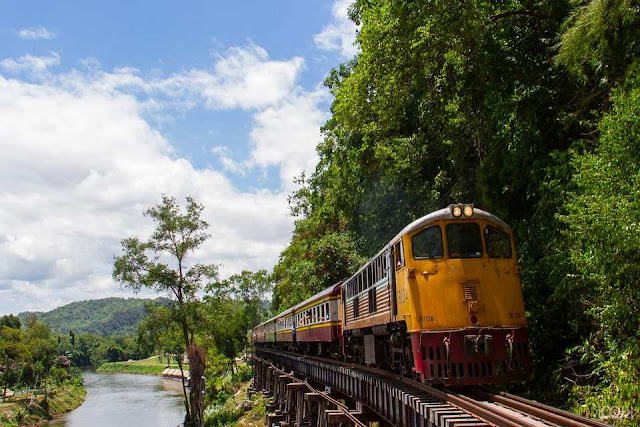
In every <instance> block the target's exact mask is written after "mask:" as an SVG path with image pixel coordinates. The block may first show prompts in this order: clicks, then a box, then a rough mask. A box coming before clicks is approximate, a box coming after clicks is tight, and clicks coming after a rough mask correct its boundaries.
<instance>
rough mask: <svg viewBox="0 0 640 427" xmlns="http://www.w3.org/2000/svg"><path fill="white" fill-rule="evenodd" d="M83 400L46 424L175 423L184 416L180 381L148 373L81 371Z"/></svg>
mask: <svg viewBox="0 0 640 427" xmlns="http://www.w3.org/2000/svg"><path fill="white" fill-rule="evenodd" d="M83 376H84V384H85V388H86V389H87V398H86V400H85V402H84V403H83V404H82V405H81V406H80V407H79V408H78V409H76V410H75V411H73V412H70V413H68V414H66V415H64V416H63V417H61V418H58V419H55V420H53V421H51V422H49V423H48V424H45V425H46V426H47V427H54V426H55V427H62V426H65V427H86V426H90V427H112V426H118V427H120V426H122V427H126V426H132V427H146V426H150V427H151V426H154V427H155V426H158V427H176V426H177V425H182V421H183V419H184V414H185V411H184V402H183V395H182V386H181V384H180V382H178V381H174V380H168V379H164V378H161V377H156V376H151V375H133V374H96V373H93V372H85V373H84V374H83Z"/></svg>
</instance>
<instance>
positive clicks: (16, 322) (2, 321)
mask: <svg viewBox="0 0 640 427" xmlns="http://www.w3.org/2000/svg"><path fill="white" fill-rule="evenodd" d="M1 326H7V327H9V328H13V329H20V328H21V327H22V323H21V322H20V318H19V317H18V316H14V315H13V314H9V315H6V316H2V317H0V327H1Z"/></svg>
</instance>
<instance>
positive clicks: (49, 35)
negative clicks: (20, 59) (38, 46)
mask: <svg viewBox="0 0 640 427" xmlns="http://www.w3.org/2000/svg"><path fill="white" fill-rule="evenodd" d="M16 36H18V38H20V39H23V40H36V39H45V40H50V39H53V38H55V37H56V33H54V32H53V31H49V30H47V29H46V28H45V27H30V28H22V29H20V30H18V31H16Z"/></svg>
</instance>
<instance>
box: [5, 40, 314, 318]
mask: <svg viewBox="0 0 640 427" xmlns="http://www.w3.org/2000/svg"><path fill="white" fill-rule="evenodd" d="M47 58H49V60H48V61H49V62H48V63H47V60H43V61H44V64H45V65H42V66H41V65H37V64H38V62H37V61H35V60H31V59H26V57H22V58H19V59H17V60H13V59H6V60H4V61H2V62H0V65H1V66H2V69H3V70H5V71H7V72H11V73H20V72H24V73H26V74H29V73H33V70H34V69H35V70H40V71H42V72H41V73H40V75H39V76H37V77H33V75H31V76H30V77H29V78H20V77H12V78H8V77H6V76H2V75H0V122H2V123H3V126H0V150H1V151H2V152H3V153H4V154H3V156H1V157H0V194H1V195H2V196H1V197H2V200H3V202H2V204H1V205H0V313H2V312H9V311H16V310H24V309H50V308H52V307H54V306H57V305H60V304H63V303H66V302H69V301H72V300H78V299H87V298H99V297H103V296H106V295H131V294H130V291H128V290H121V289H119V287H118V285H117V284H115V283H114V282H113V281H112V279H111V277H110V273H111V266H112V261H113V259H112V256H113V254H116V253H118V252H119V240H120V239H122V238H124V237H128V236H145V235H148V233H149V231H150V230H151V224H150V223H149V221H148V219H147V218H145V217H143V216H142V214H141V213H142V211H143V210H144V209H145V208H147V207H149V206H151V205H153V204H155V203H158V201H159V199H160V194H159V193H160V192H163V193H165V194H169V195H173V196H176V197H178V198H180V199H182V200H183V198H184V196H186V195H193V196H194V197H195V198H196V200H198V201H200V202H201V203H203V204H204V205H205V207H206V208H205V216H206V219H207V221H208V222H209V223H210V230H209V231H210V232H211V234H212V235H213V238H212V239H211V240H210V241H208V242H207V244H206V245H205V246H204V247H203V248H202V250H201V251H200V252H199V253H198V254H196V259H198V260H202V261H206V262H216V263H222V264H223V268H222V274H223V276H226V275H229V274H232V273H234V272H237V271H240V270H241V269H243V268H249V269H258V268H270V267H271V266H272V265H273V264H274V263H275V261H276V260H277V257H278V254H279V252H280V250H281V249H282V248H283V247H284V246H285V245H286V243H287V241H288V239H289V235H290V232H291V227H292V218H290V217H289V216H288V205H287V194H288V190H289V188H290V187H289V186H288V185H286V183H285V185H283V188H282V189H281V190H267V189H258V190H252V191H240V190H238V189H237V188H235V187H234V185H233V184H232V182H231V181H230V180H229V178H228V177H227V176H226V175H225V174H224V173H223V171H218V170H214V169H198V168H196V167H194V165H193V164H192V163H191V162H190V161H188V160H186V159H185V158H182V157H180V156H178V155H176V150H175V148H174V143H175V142H174V141H170V140H168V139H167V138H166V137H165V136H164V135H163V134H162V133H161V132H160V131H159V129H158V128H156V127H154V126H153V124H152V122H150V121H148V120H147V119H146V113H148V110H149V109H157V110H163V109H166V108H168V107H167V105H168V103H169V104H170V103H180V104H181V105H183V106H185V108H191V107H192V105H196V104H201V105H206V106H207V107H208V108H216V109H218V108H219V109H230V108H237V109H247V110H250V112H251V114H252V115H253V131H252V132H251V142H252V144H253V145H252V147H253V148H252V150H253V151H252V152H251V154H250V155H249V157H248V158H247V159H245V160H244V161H241V162H236V161H234V160H232V159H231V157H230V151H229V149H227V148H220V149H218V150H217V151H216V150H215V149H214V151H213V152H214V154H216V155H219V156H220V158H224V159H227V160H223V165H224V168H225V169H226V170H227V171H234V168H240V167H244V166H247V167H252V166H253V167H266V166H271V165H276V166H279V167H280V168H281V171H282V172H281V176H282V178H283V181H284V180H289V178H290V177H292V176H293V175H295V174H297V173H298V171H300V170H302V169H303V168H312V167H313V166H314V162H315V160H314V150H313V148H314V146H315V143H317V142H318V138H319V133H318V127H319V125H320V124H321V122H322V121H323V120H324V114H323V113H321V112H320V111H319V110H318V107H319V105H320V104H321V102H323V101H322V100H323V96H325V95H323V94H322V93H321V92H320V91H319V90H318V91H313V92H311V93H307V92H305V91H304V90H302V89H301V88H299V87H298V86H297V85H296V79H297V77H298V74H299V72H300V70H301V67H302V60H301V59H298V58H293V59H290V60H285V61H274V60H271V59H269V57H268V55H267V53H266V52H265V51H264V49H262V48H259V47H258V46H254V45H250V46H248V47H246V48H232V49H230V50H228V51H227V52H226V53H225V54H224V55H222V56H220V57H218V58H217V60H216V62H215V64H214V66H213V68H212V70H209V71H207V70H191V71H185V72H183V73H179V74H175V75H172V76H168V77H165V78H145V77H143V76H142V75H141V73H140V72H139V71H138V70H135V69H132V68H120V69H117V70H114V71H112V72H107V71H103V70H101V69H99V67H98V66H97V65H96V64H94V66H93V67H91V69H86V70H72V71H69V72H65V73H61V74H55V73H44V71H46V70H47V69H48V67H50V66H53V65H57V64H59V63H60V57H59V56H57V55H54V56H51V57H47ZM20 64H31V67H30V68H29V67H27V66H26V65H25V66H24V67H21V66H20ZM34 64H35V65H34ZM194 76H196V77H197V78H194ZM203 76H205V77H203ZM203 78H204V80H202V79H203ZM261 87H268V88H269V90H259V88H261ZM227 98H232V99H227ZM236 172H237V171H236Z"/></svg>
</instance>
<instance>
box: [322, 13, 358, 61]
mask: <svg viewBox="0 0 640 427" xmlns="http://www.w3.org/2000/svg"><path fill="white" fill-rule="evenodd" d="M351 3H353V0H334V3H333V7H332V8H331V13H332V15H333V22H331V23H329V24H327V25H326V26H325V27H324V28H323V29H322V31H321V32H320V33H318V34H316V35H314V36H313V40H314V41H315V43H316V46H318V47H319V48H320V49H322V50H328V51H338V52H340V54H341V55H342V56H343V57H345V58H352V57H353V56H355V55H356V54H357V53H358V48H357V46H356V45H355V41H356V32H357V30H358V27H357V26H356V25H355V24H354V23H353V21H351V20H350V19H349V15H348V12H349V6H350V5H351Z"/></svg>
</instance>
